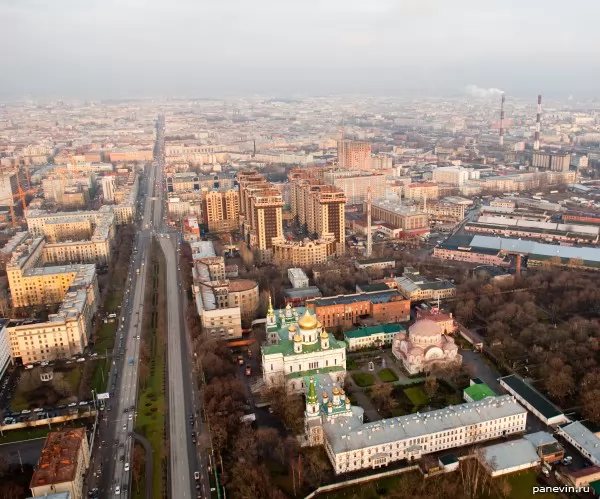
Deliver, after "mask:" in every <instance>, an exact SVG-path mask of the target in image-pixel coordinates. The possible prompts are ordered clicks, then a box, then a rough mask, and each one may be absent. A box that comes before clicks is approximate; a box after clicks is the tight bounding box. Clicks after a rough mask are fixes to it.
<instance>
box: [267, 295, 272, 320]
mask: <svg viewBox="0 0 600 499" xmlns="http://www.w3.org/2000/svg"><path fill="white" fill-rule="evenodd" d="M267 314H268V315H273V304H272V303H271V293H269V310H268V311H267Z"/></svg>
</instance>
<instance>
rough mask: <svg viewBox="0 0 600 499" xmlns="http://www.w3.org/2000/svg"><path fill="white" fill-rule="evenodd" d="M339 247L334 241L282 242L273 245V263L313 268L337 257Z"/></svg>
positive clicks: (305, 240)
mask: <svg viewBox="0 0 600 499" xmlns="http://www.w3.org/2000/svg"><path fill="white" fill-rule="evenodd" d="M337 248H338V245H337V244H336V243H335V241H334V240H333V239H317V240H311V239H308V238H306V239H304V240H302V241H280V242H276V243H274V244H273V261H275V262H278V263H279V264H281V265H291V266H294V267H312V266H313V265H318V264H321V263H326V262H327V261H329V260H331V259H332V258H333V257H335V255H336V252H337Z"/></svg>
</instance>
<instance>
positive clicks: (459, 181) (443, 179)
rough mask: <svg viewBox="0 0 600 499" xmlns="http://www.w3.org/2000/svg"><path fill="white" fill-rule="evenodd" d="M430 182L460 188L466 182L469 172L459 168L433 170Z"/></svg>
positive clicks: (450, 167) (447, 167)
mask: <svg viewBox="0 0 600 499" xmlns="http://www.w3.org/2000/svg"><path fill="white" fill-rule="evenodd" d="M432 180H433V181H434V182H436V183H439V184H449V185H452V186H455V187H460V186H461V185H463V184H466V183H467V182H468V180H469V171H468V170H466V169H465V168H462V167H460V166H443V167H440V168H435V169H434V170H433V172H432Z"/></svg>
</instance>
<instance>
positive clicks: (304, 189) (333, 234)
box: [289, 170, 346, 254]
mask: <svg viewBox="0 0 600 499" xmlns="http://www.w3.org/2000/svg"><path fill="white" fill-rule="evenodd" d="M300 172H301V173H300V174H298V171H297V170H292V172H291V173H290V176H289V178H290V183H289V186H290V198H291V207H292V216H293V217H294V220H295V222H296V224H297V225H298V227H299V228H301V229H302V230H303V231H304V232H305V233H306V234H308V235H310V236H313V237H314V236H315V235H316V237H317V238H319V239H322V240H333V241H335V243H336V252H337V254H343V253H344V251H345V239H346V230H345V229H346V228H345V217H344V212H345V207H346V196H345V194H344V192H343V191H342V190H341V189H339V188H338V187H335V186H332V185H323V183H322V182H321V181H319V180H316V179H313V178H306V177H305V176H304V175H302V170H300Z"/></svg>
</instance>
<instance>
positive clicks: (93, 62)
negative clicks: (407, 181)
mask: <svg viewBox="0 0 600 499" xmlns="http://www.w3.org/2000/svg"><path fill="white" fill-rule="evenodd" d="M598 18H600V2H599V1H598V0H570V1H569V2H565V1H564V0H503V1H502V2H491V1H482V0H477V1H476V0H364V1H363V0H299V1H294V0H169V1H166V0H0V19H1V20H2V29H1V35H0V36H1V38H0V39H1V40H2V42H1V44H0V47H1V48H0V98H14V97H24V96H34V97H36V96H37V97H49V96H53V97H62V98H68V97H73V98H80V97H83V98H131V97H180V96H188V97H212V96H222V95H227V94H236V95H243V94H252V93H259V94H268V95H277V96H288V95H294V94H318V95H324V94H330V93H367V94H382V95H385V94H387V95H391V96H396V95H403V94H407V93H424V94H431V95H435V94H439V95H446V94H461V93H464V94H469V93H473V89H475V88H477V89H480V90H481V89H498V90H502V91H505V92H508V93H512V94H515V95H517V94H523V95H529V94H536V95H537V93H543V94H544V95H556V96H559V95H569V94H573V95H575V96H584V95H585V96H594V95H595V94H594V92H595V91H596V90H597V89H599V86H598V84H597V82H598V81H599V79H600V57H599V56H598V52H600V30H598V29H597V19H598ZM599 90H600V89H599ZM598 93H600V91H599V92H598Z"/></svg>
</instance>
